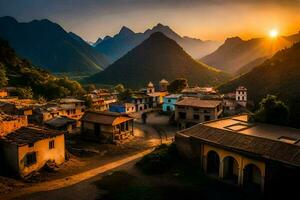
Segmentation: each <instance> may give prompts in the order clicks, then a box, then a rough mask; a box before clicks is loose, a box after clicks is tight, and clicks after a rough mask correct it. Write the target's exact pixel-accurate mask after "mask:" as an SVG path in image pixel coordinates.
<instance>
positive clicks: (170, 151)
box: [136, 143, 178, 175]
mask: <svg viewBox="0 0 300 200" xmlns="http://www.w3.org/2000/svg"><path fill="white" fill-rule="evenodd" d="M177 159H178V153H177V149H176V145H175V144H174V143H172V144H171V145H166V144H162V145H160V146H158V147H156V148H155V150H154V151H153V152H152V153H150V154H148V155H146V156H144V157H143V158H142V159H141V160H140V161H139V162H137V163H136V166H137V167H138V168H139V169H140V170H141V171H142V172H143V173H145V174H149V175H151V174H162V173H164V172H166V171H167V170H168V169H169V168H170V166H172V164H174V163H175V161H176V160H177Z"/></svg>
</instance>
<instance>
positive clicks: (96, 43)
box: [92, 38, 103, 47]
mask: <svg viewBox="0 0 300 200" xmlns="http://www.w3.org/2000/svg"><path fill="white" fill-rule="evenodd" d="M102 41H103V39H102V38H98V39H97V41H96V42H95V43H93V44H92V45H93V46H94V47H95V46H97V45H98V44H100V43H101V42H102Z"/></svg>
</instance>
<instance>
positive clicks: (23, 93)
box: [12, 87, 33, 99]
mask: <svg viewBox="0 0 300 200" xmlns="http://www.w3.org/2000/svg"><path fill="white" fill-rule="evenodd" d="M12 94H13V96H14V95H16V96H18V97H19V98H20V99H32V98H33V92H32V89H31V88H30V87H26V88H16V90H14V91H13V92H12Z"/></svg>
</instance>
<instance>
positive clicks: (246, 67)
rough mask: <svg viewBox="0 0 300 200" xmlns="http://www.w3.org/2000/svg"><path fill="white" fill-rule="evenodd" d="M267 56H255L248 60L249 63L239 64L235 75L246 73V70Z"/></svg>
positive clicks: (249, 69)
mask: <svg viewBox="0 0 300 200" xmlns="http://www.w3.org/2000/svg"><path fill="white" fill-rule="evenodd" d="M268 58H269V56H263V57H259V58H256V59H254V60H252V61H250V62H249V63H247V64H246V65H243V66H241V67H240V68H239V69H238V70H237V71H236V73H235V74H236V75H237V76H240V75H242V74H246V73H248V72H250V71H251V70H252V69H253V68H254V67H256V66H258V65H261V64H262V63H263V62H264V61H266V60H267V59H268Z"/></svg>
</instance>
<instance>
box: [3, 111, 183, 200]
mask: <svg viewBox="0 0 300 200" xmlns="http://www.w3.org/2000/svg"><path fill="white" fill-rule="evenodd" d="M139 116H140V115H136V118H137V119H136V120H135V125H134V133H135V137H134V138H131V139H129V140H126V141H124V142H122V143H120V144H117V145H114V144H106V145H103V144H102V145H100V144H98V143H91V142H85V141H82V140H81V139H80V135H76V134H75V135H73V136H67V137H66V145H67V149H68V151H69V152H70V153H69V154H68V155H70V157H69V159H68V161H67V162H65V163H64V164H63V165H61V166H60V167H59V170H58V171H57V172H55V173H53V172H41V173H38V174H37V175H36V176H34V177H32V178H30V179H29V180H27V181H22V180H14V179H8V178H4V177H0V188H1V189H0V195H1V194H5V196H7V197H8V198H9V197H10V194H11V193H12V191H13V193H14V195H12V196H16V194H17V192H18V191H20V194H23V193H26V192H28V193H32V192H35V191H34V190H36V191H39V189H38V186H39V184H41V183H43V184H44V185H45V184H47V183H49V182H50V183H51V182H53V184H54V185H55V184H58V185H59V184H62V182H64V181H65V180H67V179H69V177H72V176H76V175H79V174H84V173H87V172H93V170H94V171H95V169H97V168H98V169H99V170H102V169H101V167H103V166H105V165H107V164H110V163H116V162H118V161H120V160H122V159H126V158H132V159H133V158H135V157H134V156H136V155H138V154H139V153H141V152H144V151H145V150H147V149H150V150H151V149H152V148H153V147H155V146H157V145H160V144H161V143H170V142H171V141H172V140H173V137H174V134H175V132H176V130H177V129H176V127H172V126H169V125H168V116H165V115H160V114H158V113H157V112H153V113H149V114H148V119H147V124H142V122H141V120H140V119H139ZM139 156H140V157H141V156H142V155H139ZM128 162H131V160H129V161H128ZM110 167H111V166H110ZM111 168H114V167H111ZM106 170H109V169H106ZM102 171H103V170H102ZM102 171H101V172H102ZM104 171H105V170H104ZM96 174H97V173H95V174H94V175H95V176H96ZM72 178H74V177H72ZM77 178H78V177H77ZM70 180H71V179H70ZM55 181H56V182H55ZM72 181H73V179H72ZM69 182H71V181H69ZM83 182H84V181H83ZM49 185H51V184H49ZM75 187H76V185H75ZM22 192H23V193H22ZM44 194H46V193H44ZM46 196H47V197H48V193H47V195H46ZM49 199H51V198H49Z"/></svg>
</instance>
